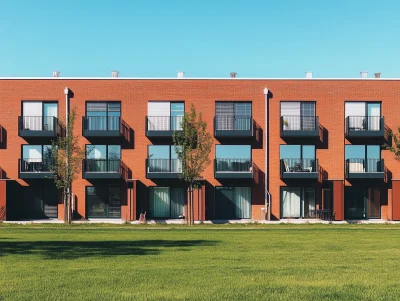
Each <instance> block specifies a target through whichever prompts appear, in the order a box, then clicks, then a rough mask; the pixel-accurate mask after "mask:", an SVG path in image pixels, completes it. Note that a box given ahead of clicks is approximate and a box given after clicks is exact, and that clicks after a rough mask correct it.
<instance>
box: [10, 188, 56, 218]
mask: <svg viewBox="0 0 400 301" xmlns="http://www.w3.org/2000/svg"><path fill="white" fill-rule="evenodd" d="M7 182H8V183H7V190H6V191H7V195H6V198H7V207H9V211H8V212H9V216H10V218H12V219H16V220H20V219H47V218H57V217H58V202H59V197H60V194H59V191H58V189H57V188H56V186H55V185H54V183H40V184H39V183H32V184H31V185H29V186H21V185H20V184H19V183H17V182H16V181H7ZM7 210H8V209H7Z"/></svg>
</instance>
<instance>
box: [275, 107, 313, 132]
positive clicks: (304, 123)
mask: <svg viewBox="0 0 400 301" xmlns="http://www.w3.org/2000/svg"><path fill="white" fill-rule="evenodd" d="M281 118H282V119H283V130H292V131H293V130H302V131H313V130H316V128H315V126H316V122H315V118H316V117H315V102H312V101H306V102H299V101H297V102H296V101H285V102H284V101H282V102H281Z"/></svg>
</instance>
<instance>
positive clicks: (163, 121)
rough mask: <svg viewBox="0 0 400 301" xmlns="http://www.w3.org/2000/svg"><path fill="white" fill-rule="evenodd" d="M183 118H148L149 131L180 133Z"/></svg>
mask: <svg viewBox="0 0 400 301" xmlns="http://www.w3.org/2000/svg"><path fill="white" fill-rule="evenodd" d="M182 120H183V116H147V117H146V126H147V131H180V130H182Z"/></svg>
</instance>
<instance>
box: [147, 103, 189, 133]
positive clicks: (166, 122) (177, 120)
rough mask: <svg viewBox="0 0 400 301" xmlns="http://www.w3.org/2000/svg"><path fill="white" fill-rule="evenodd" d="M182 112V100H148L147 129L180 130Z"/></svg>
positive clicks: (183, 111) (183, 110)
mask: <svg viewBox="0 0 400 301" xmlns="http://www.w3.org/2000/svg"><path fill="white" fill-rule="evenodd" d="M184 114H185V103H184V102H170V101H149V102H148V104H147V116H148V125H147V126H148V130H150V131H176V130H181V129H182V127H181V123H182V120H183V115H184Z"/></svg>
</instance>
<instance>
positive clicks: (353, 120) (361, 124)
mask: <svg viewBox="0 0 400 301" xmlns="http://www.w3.org/2000/svg"><path fill="white" fill-rule="evenodd" d="M383 129H384V119H383V117H381V116H347V117H346V133H349V131H381V130H383Z"/></svg>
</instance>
